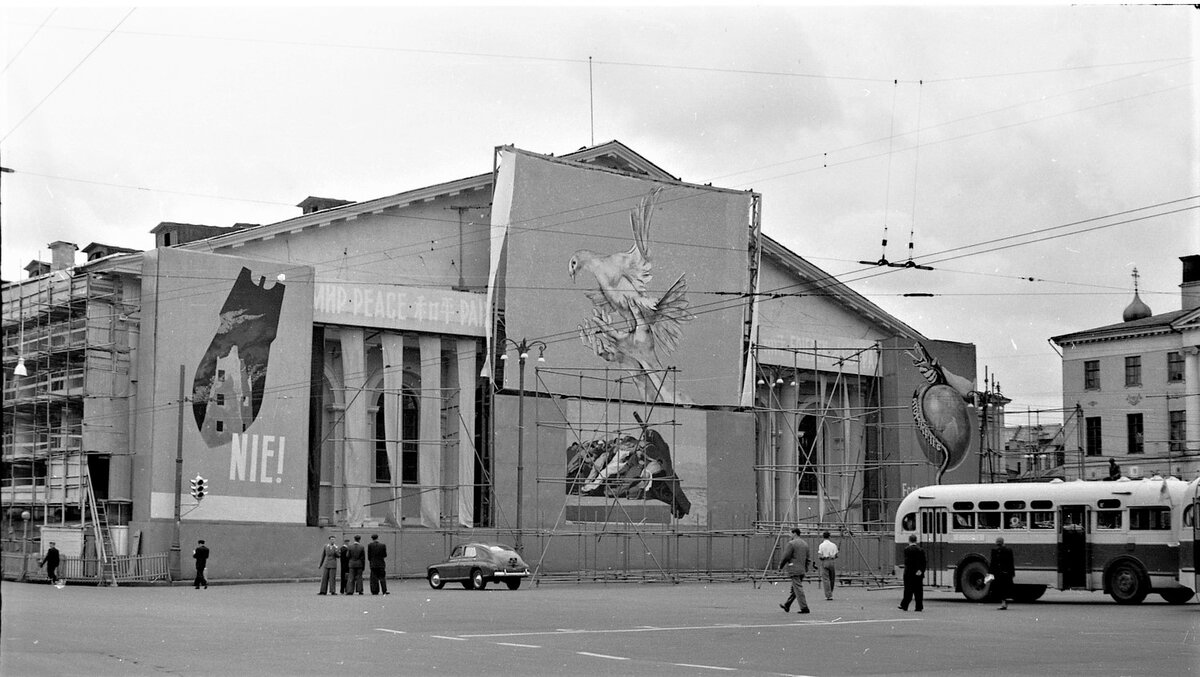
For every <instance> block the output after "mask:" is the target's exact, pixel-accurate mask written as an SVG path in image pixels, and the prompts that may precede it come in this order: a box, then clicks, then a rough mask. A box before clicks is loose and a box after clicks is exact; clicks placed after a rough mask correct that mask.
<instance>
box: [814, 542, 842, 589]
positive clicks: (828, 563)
mask: <svg viewBox="0 0 1200 677" xmlns="http://www.w3.org/2000/svg"><path fill="white" fill-rule="evenodd" d="M821 538H823V539H825V540H823V541H821V544H820V545H818V546H817V559H818V560H820V561H821V572H820V573H821V589H822V590H823V591H824V592H825V599H833V586H834V584H835V583H836V582H837V572H836V571H834V568H833V561H834V560H836V559H837V556H838V547H837V544H836V543H834V542H833V541H831V540H829V532H828V531H826V532H825V533H823V534H821Z"/></svg>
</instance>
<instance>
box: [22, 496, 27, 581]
mask: <svg viewBox="0 0 1200 677" xmlns="http://www.w3.org/2000/svg"><path fill="white" fill-rule="evenodd" d="M21 521H23V522H24V523H25V538H24V540H22V541H21V580H25V576H26V575H27V572H28V571H29V511H28V510H22V511H21Z"/></svg>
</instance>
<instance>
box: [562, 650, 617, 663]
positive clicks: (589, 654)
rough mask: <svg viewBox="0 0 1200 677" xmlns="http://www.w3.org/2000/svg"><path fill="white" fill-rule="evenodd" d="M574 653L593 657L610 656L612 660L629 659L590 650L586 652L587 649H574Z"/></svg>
mask: <svg viewBox="0 0 1200 677" xmlns="http://www.w3.org/2000/svg"><path fill="white" fill-rule="evenodd" d="M575 653H577V654H579V655H580V656H594V657H596V658H610V659H612V660H614V661H627V660H629V659H628V658H626V657H624V656H606V655H605V654H602V653H591V652H588V651H576V652H575Z"/></svg>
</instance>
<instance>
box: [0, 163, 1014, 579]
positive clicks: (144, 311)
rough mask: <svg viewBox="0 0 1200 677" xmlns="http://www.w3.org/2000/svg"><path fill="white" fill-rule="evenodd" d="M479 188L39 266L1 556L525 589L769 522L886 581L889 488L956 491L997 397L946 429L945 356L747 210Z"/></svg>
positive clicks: (16, 409) (198, 230)
mask: <svg viewBox="0 0 1200 677" xmlns="http://www.w3.org/2000/svg"><path fill="white" fill-rule="evenodd" d="M495 166H496V168H497V169H496V171H495V172H494V173H488V174H482V175H479V176H475V177H470V178H466V179H461V180H458V181H452V182H448V183H443V184H438V185H434V186H429V187H425V188H420V189H417V190H412V191H407V192H404V193H399V194H396V195H391V196H387V197H382V198H378V199H374V200H368V201H363V202H349V201H345V200H335V199H330V198H315V197H310V198H307V199H306V200H304V201H303V202H301V204H300V205H299V206H300V208H301V210H302V212H303V213H302V214H301V215H300V216H297V217H296V218H292V219H288V220H285V221H282V222H279V223H273V224H266V225H261V226H257V225H250V224H237V225H235V226H233V227H230V228H217V227H212V226H202V225H198V224H182V223H174V222H165V223H162V224H159V226H157V227H155V229H154V230H153V231H152V232H153V234H154V235H155V239H156V248H155V249H154V250H153V251H149V252H146V253H139V252H133V251H127V250H123V249H119V248H111V247H110V248H105V247H103V246H102V245H95V244H93V245H89V247H88V248H87V249H86V253H87V254H88V256H89V259H91V258H92V256H93V254H95V255H96V256H97V257H98V258H95V259H94V260H89V261H88V262H87V263H84V264H80V265H71V262H70V261H68V260H67V257H66V255H65V251H66V248H67V247H68V245H69V243H56V246H58V247H59V249H62V250H63V256H61V257H56V258H55V261H56V264H55V265H56V266H57V265H61V266H62V267H61V269H56V270H54V271H50V272H47V273H45V274H41V275H38V276H35V277H33V278H32V279H29V280H24V281H20V282H14V283H10V284H8V285H6V286H5V287H4V313H3V317H4V349H5V350H4V376H5V384H4V423H5V437H4V446H3V465H2V470H3V477H4V486H3V489H2V495H0V498H3V501H4V505H5V506H6V507H8V508H10V509H9V510H8V511H7V512H6V513H5V515H4V520H5V521H4V527H5V536H6V537H7V538H9V539H10V543H11V542H12V541H11V539H12V538H13V535H14V534H19V533H20V532H21V531H22V530H23V529H25V528H28V527H29V526H30V525H31V523H32V526H34V527H35V530H36V531H38V532H39V533H40V534H43V535H44V534H46V533H55V534H59V533H70V532H72V530H74V533H76V534H78V536H79V537H78V539H77V540H78V541H79V542H80V544H81V546H80V551H81V552H88V550H87V548H88V547H91V548H92V549H93V551H94V550H97V549H105V550H106V551H107V550H108V549H109V547H110V546H109V545H108V544H107V543H106V541H110V540H111V541H112V543H111V549H112V550H113V551H116V552H119V553H125V552H132V553H135V554H136V553H139V552H140V553H142V554H146V553H162V552H166V551H168V550H169V549H170V548H171V547H172V544H173V542H175V539H176V537H178V538H179V540H180V541H181V542H183V543H191V542H194V541H195V540H196V539H197V538H204V539H206V540H207V541H208V542H209V543H210V544H213V545H214V548H215V549H218V550H219V552H221V556H220V557H217V558H214V560H213V562H211V563H210V574H211V576H212V577H214V578H276V577H303V576H311V575H313V572H314V571H315V567H316V561H317V558H318V557H319V554H320V544H321V543H323V542H324V541H325V539H326V538H327V537H328V536H329V535H331V533H332V534H335V535H338V536H340V535H341V534H343V533H348V532H361V531H365V530H370V531H378V532H379V533H380V535H381V539H383V540H384V541H385V543H387V542H390V543H391V544H392V545H393V547H395V548H396V550H395V551H396V552H398V553H399V555H398V556H397V557H395V558H393V559H391V560H389V562H390V564H389V566H391V567H392V569H393V571H394V572H396V573H400V574H404V575H416V576H419V575H422V572H423V569H424V566H425V564H427V563H428V562H430V561H434V560H435V559H437V558H439V557H441V556H442V555H444V554H445V549H446V547H447V544H448V543H451V542H453V541H454V540H456V539H459V538H465V537H467V534H468V533H469V534H470V537H472V538H480V539H484V540H493V539H494V540H506V541H514V540H515V541H517V542H518V543H520V542H521V541H522V540H524V547H525V548H526V549H527V553H529V554H527V559H530V561H531V562H532V561H537V562H539V564H540V566H541V567H542V569H543V570H545V571H567V570H581V569H593V570H599V571H607V570H652V571H662V570H664V569H672V570H679V569H684V570H687V569H704V570H722V571H729V570H743V571H745V570H759V569H761V568H762V566H763V565H764V563H766V562H767V561H768V560H769V559H770V557H771V556H772V552H773V549H774V548H775V547H776V545H777V544H778V537H779V535H780V534H781V533H785V531H786V527H790V526H792V525H795V524H800V525H801V526H804V527H806V528H810V529H812V530H814V531H819V530H820V529H824V528H828V529H831V530H840V531H844V532H845V533H847V534H861V533H863V532H864V531H876V532H879V534H880V535H878V536H876V537H875V538H877V539H879V543H880V544H881V545H879V546H876V547H873V548H864V549H862V550H863V551H864V552H865V551H867V550H869V551H870V553H871V555H870V557H871V559H870V560H869V561H867V560H866V559H864V560H863V561H861V562H848V563H847V564H846V567H847V568H863V569H886V570H889V571H890V565H891V562H890V558H891V553H892V548H891V547H890V540H891V519H892V517H893V515H894V510H895V506H896V505H897V504H898V503H899V501H900V500H901V499H902V498H903V497H904V495H905V494H906V493H908V491H910V490H911V489H912V488H914V487H917V486H922V485H927V484H932V483H935V482H937V481H942V482H967V481H977V480H979V479H981V477H982V472H983V471H982V467H983V464H982V461H981V460H980V459H981V458H982V457H981V455H980V453H979V449H980V446H981V442H982V446H983V447H984V449H985V450H987V451H989V452H990V451H993V450H995V449H996V448H997V443H998V441H999V430H1000V428H999V426H997V425H995V421H999V420H1002V405H1003V401H1004V400H1003V398H999V397H998V393H994V394H993V396H994V399H990V400H988V401H989V402H990V403H991V404H992V405H993V407H992V408H991V409H990V410H991V411H992V415H991V416H989V424H988V425H987V426H979V425H978V424H977V419H976V416H975V413H974V408H973V407H972V405H971V402H972V398H975V400H976V401H978V398H979V394H978V393H975V392H974V385H973V380H974V376H975V349H974V346H972V345H970V344H961V343H952V342H946V341H936V340H932V339H929V338H927V337H925V336H923V335H921V334H920V333H919V332H917V331H916V330H915V329H912V328H911V327H909V326H908V325H906V324H905V323H903V322H901V321H900V320H898V319H897V318H895V317H892V316H891V315H889V314H887V313H886V312H884V311H883V310H882V309H880V308H879V307H878V306H876V305H874V304H873V303H871V302H870V301H868V300H867V299H865V298H863V297H862V296H860V295H858V294H856V293H854V292H853V291H851V290H850V289H848V288H847V287H845V286H844V285H842V284H840V283H838V282H837V281H836V280H834V279H833V278H832V277H831V276H829V275H828V274H827V273H825V272H824V271H822V270H820V269H819V268H817V267H815V266H813V265H812V264H810V263H808V262H807V261H805V260H804V259H803V258H801V257H800V256H798V255H796V254H795V253H793V252H791V251H789V250H787V249H786V248H785V247H783V246H782V245H780V244H779V243H778V242H776V241H774V240H772V239H771V238H768V237H766V236H764V235H763V234H762V232H761V227H760V223H759V214H760V208H761V205H760V198H759V196H758V195H757V194H754V193H751V192H746V191H734V190H727V189H721V188H714V187H711V186H699V185H693V184H688V183H684V182H682V181H680V180H679V179H677V178H676V177H673V176H671V175H670V174H667V173H666V172H665V171H663V170H662V169H661V168H659V167H657V166H656V165H655V164H654V163H652V162H650V161H648V160H646V159H645V158H643V157H642V156H640V155H638V154H637V153H635V152H634V151H632V150H630V149H629V148H627V147H626V146H624V145H622V144H620V143H618V142H610V143H606V144H602V145H600V146H596V147H592V148H585V149H583V150H580V151H578V152H576V153H571V154H569V155H566V156H564V157H559V158H555V157H550V156H543V155H538V154H534V153H529V152H526V151H521V150H518V149H515V148H509V147H504V148H499V149H497V150H496V157H495ZM69 246H70V247H71V249H70V252H71V254H72V257H71V258H73V252H74V249H73V247H74V246H73V245H69ZM60 258H61V259H62V260H61V261H60ZM73 332H74V333H73ZM26 334H31V335H33V336H36V337H37V338H36V340H35V339H31V338H29V337H28V336H26ZM59 336H67V337H69V338H67V339H59V338H55V337H59ZM63 341H65V344H64V343H63ZM519 346H520V347H523V348H524V349H525V353H524V354H522V355H520V356H519V355H518V352H517V350H516V349H517V348H518V347H519ZM535 350H536V352H534V351H535ZM538 358H544V360H545V361H544V362H543V361H541V360H540V359H538ZM22 361H23V362H24V363H25V364H26V365H28V370H27V375H24V376H21V375H17V374H16V373H15V372H14V370H15V368H16V365H17V364H18V363H19V362H22ZM918 365H919V366H920V368H919V369H918V368H917V367H918ZM63 379H66V382H67V383H69V384H72V385H71V386H70V387H69V388H67V389H66V390H64V386H62V385H61V384H62V383H63V382H64V381H63ZM71 379H74V380H71ZM931 397H936V398H940V399H939V400H938V402H939V403H940V404H939V405H938V406H936V407H930V406H928V405H927V403H926V400H925V399H923V398H931ZM914 408H916V409H918V410H920V411H921V412H922V419H921V422H920V424H919V425H920V426H923V427H921V430H923V431H924V432H923V436H919V435H918V434H917V432H916V430H917V428H918V424H916V423H914V414H913V411H914ZM947 417H948V418H947ZM181 423H182V428H181V427H180V424H181ZM950 429H954V430H957V431H959V432H958V434H957V436H948V435H947V433H946V432H945V431H946V430H950ZM984 429H987V430H988V432H987V433H986V434H985V433H984ZM976 431H979V432H980V434H979V435H978V436H977V435H976V434H975V433H976ZM951 437H953V439H951ZM58 463H62V464H64V468H67V469H64V470H62V471H61V472H60V471H59V469H58V465H56V464H58ZM70 468H74V470H71V469H70ZM197 476H200V477H203V478H205V479H207V481H208V483H209V493H208V495H207V496H206V497H205V498H203V499H202V500H200V501H195V500H193V499H192V498H191V497H189V496H188V494H187V486H188V481H189V480H190V479H192V478H195V477H197ZM89 487H90V491H91V493H92V494H94V495H95V500H92V499H91V498H88V497H87V496H88V493H89ZM180 487H182V489H180ZM22 509H28V510H29V511H30V512H31V513H32V514H31V522H24V523H22V521H21V519H20V514H21V511H22ZM177 517H178V519H179V524H180V526H179V531H178V532H177V531H176V527H175V525H176V518H177ZM125 532H127V533H128V538H125V537H124V535H123V533H125ZM114 533H116V534H117V537H115V538H113V537H112V534H114ZM89 534H91V535H89ZM601 534H604V535H606V536H609V537H608V538H603V539H601V538H599V535H601ZM89 538H91V539H92V540H93V541H98V542H97V543H93V544H92V545H91V546H89V545H88V539H89ZM696 538H702V539H705V542H704V545H702V546H699V547H697V546H696V543H699V542H700V541H696V540H694V539H696ZM60 540H61V538H60ZM401 541H402V547H400V546H401ZM635 543H636V547H635V545H634V544H635ZM7 547H11V545H10V546H7ZM268 553H269V554H268ZM861 556H862V557H866V556H865V555H861Z"/></svg>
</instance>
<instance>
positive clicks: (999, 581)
mask: <svg viewBox="0 0 1200 677" xmlns="http://www.w3.org/2000/svg"><path fill="white" fill-rule="evenodd" d="M988 573H989V574H991V575H992V577H993V578H992V596H993V597H995V598H997V599H999V600H1000V609H1001V610H1004V609H1007V608H1008V600H1009V598H1010V597H1012V585H1013V578H1014V577H1015V576H1016V573H1017V572H1016V565H1014V564H1013V552H1012V550H1011V549H1010V548H1009V547H1008V546H1007V545H1004V537H1003V536H997V537H996V547H994V548H992V559H991V562H989V563H988Z"/></svg>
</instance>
